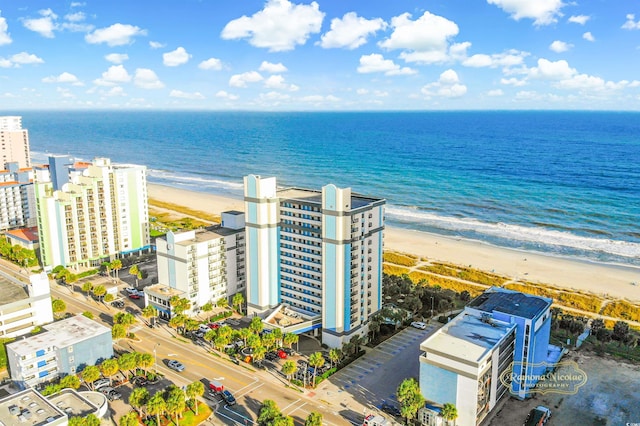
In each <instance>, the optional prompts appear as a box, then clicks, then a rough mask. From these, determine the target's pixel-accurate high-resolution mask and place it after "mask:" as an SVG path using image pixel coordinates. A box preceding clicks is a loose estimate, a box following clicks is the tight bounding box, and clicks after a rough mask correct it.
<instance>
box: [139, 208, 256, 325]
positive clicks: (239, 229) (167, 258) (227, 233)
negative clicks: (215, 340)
mask: <svg viewBox="0 0 640 426" xmlns="http://www.w3.org/2000/svg"><path fill="white" fill-rule="evenodd" d="M221 219H222V221H221V224H220V225H218V226H213V227H208V228H206V229H199V230H191V231H185V232H175V233H174V232H171V231H169V232H168V233H167V234H166V235H165V236H164V237H162V238H158V239H157V240H156V255H157V267H158V284H155V285H152V286H148V287H145V289H144V293H145V305H148V304H151V305H153V306H154V307H155V308H156V309H157V310H158V312H159V315H160V316H161V317H163V318H170V317H171V304H170V303H169V301H170V299H171V297H173V296H178V297H184V298H186V299H188V300H189V301H190V302H191V308H190V312H191V313H194V312H198V311H199V310H200V308H201V307H202V306H204V305H205V304H207V303H213V305H215V304H216V303H217V302H218V301H219V300H220V299H227V302H228V303H229V304H231V297H232V296H233V295H234V294H236V293H238V292H242V291H244V289H245V269H244V268H245V262H244V258H245V245H244V241H245V238H244V233H245V231H244V225H245V224H244V213H243V212H239V211H227V212H223V213H222V214H221Z"/></svg>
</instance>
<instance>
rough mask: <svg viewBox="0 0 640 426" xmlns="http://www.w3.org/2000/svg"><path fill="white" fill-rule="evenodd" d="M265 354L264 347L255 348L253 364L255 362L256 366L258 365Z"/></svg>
mask: <svg viewBox="0 0 640 426" xmlns="http://www.w3.org/2000/svg"><path fill="white" fill-rule="evenodd" d="M266 354H267V349H266V348H265V347H264V346H262V345H260V346H256V347H255V348H254V349H253V362H257V363H258V364H260V363H261V362H262V360H263V359H264V357H265V355H266Z"/></svg>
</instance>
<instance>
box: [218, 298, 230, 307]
mask: <svg viewBox="0 0 640 426" xmlns="http://www.w3.org/2000/svg"><path fill="white" fill-rule="evenodd" d="M216 306H217V307H218V308H228V307H229V301H228V300H227V298H226V297H221V298H220V299H218V301H217V302H216Z"/></svg>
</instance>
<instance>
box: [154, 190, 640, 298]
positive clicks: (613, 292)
mask: <svg viewBox="0 0 640 426" xmlns="http://www.w3.org/2000/svg"><path fill="white" fill-rule="evenodd" d="M147 192H148V196H149V198H154V199H157V200H160V201H165V202H170V203H173V204H179V205H184V206H188V207H190V208H193V209H195V210H204V211H208V212H211V213H213V214H218V215H219V214H220V213H221V212H223V211H226V210H240V211H244V201H243V200H241V199H235V198H231V197H224V196H219V195H214V194H210V193H206V192H197V191H193V190H190V189H181V188H176V187H172V186H167V185H161V184H155V183H147ZM384 247H385V250H391V251H396V252H402V253H407V254H413V255H417V256H420V257H426V258H428V259H429V260H437V261H441V262H447V263H453V264H457V265H463V266H471V267H472V268H476V269H481V270H484V271H492V272H494V273H496V274H498V275H503V276H506V277H509V278H513V279H518V280H525V281H530V282H534V283H536V282H538V283H541V284H547V285H552V286H557V287H563V288H566V289H568V290H572V291H581V292H587V293H593V294H597V295H606V296H607V297H612V298H616V299H627V300H630V301H634V302H638V301H640V268H637V267H634V266H631V265H629V266H627V265H621V264H607V263H598V262H596V261H590V260H587V259H573V258H568V257H561V256H553V255H547V254H542V253H536V252H530V251H526V250H519V249H511V248H505V247H499V246H494V245H491V244H488V243H484V242H482V241H476V240H467V239H463V238H455V237H449V236H443V235H438V234H431V233H427V232H423V231H417V230H411V229H406V228H395V227H389V226H386V227H385V231H384ZM632 283H637V285H633V284H632Z"/></svg>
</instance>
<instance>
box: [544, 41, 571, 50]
mask: <svg viewBox="0 0 640 426" xmlns="http://www.w3.org/2000/svg"><path fill="white" fill-rule="evenodd" d="M572 47H573V44H569V43H565V42H564V41H560V40H555V41H554V42H553V43H551V44H550V45H549V49H551V50H553V51H554V52H556V53H562V52H566V51H567V50H569V49H571V48H572Z"/></svg>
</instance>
